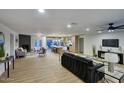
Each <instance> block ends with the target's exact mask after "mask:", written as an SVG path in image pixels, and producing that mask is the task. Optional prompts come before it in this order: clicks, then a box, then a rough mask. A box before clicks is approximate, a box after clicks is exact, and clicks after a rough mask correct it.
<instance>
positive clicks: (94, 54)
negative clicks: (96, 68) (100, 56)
mask: <svg viewBox="0 0 124 93" xmlns="http://www.w3.org/2000/svg"><path fill="white" fill-rule="evenodd" d="M93 57H97V54H96V47H95V46H94V45H93Z"/></svg>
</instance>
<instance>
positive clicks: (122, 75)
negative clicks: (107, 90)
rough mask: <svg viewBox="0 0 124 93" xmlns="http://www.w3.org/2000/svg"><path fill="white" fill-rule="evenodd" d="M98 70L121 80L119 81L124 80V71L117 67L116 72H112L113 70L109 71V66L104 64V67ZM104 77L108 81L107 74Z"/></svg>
mask: <svg viewBox="0 0 124 93" xmlns="http://www.w3.org/2000/svg"><path fill="white" fill-rule="evenodd" d="M97 71H98V72H101V73H104V74H105V75H107V76H110V77H112V78H114V79H117V80H119V83H121V82H122V80H123V79H124V72H122V71H119V70H116V69H115V70H114V72H113V73H111V72H109V71H108V66H103V67H101V68H99V69H97ZM104 79H105V80H106V81H107V79H106V78H105V76H104ZM107 82H108V81H107Z"/></svg>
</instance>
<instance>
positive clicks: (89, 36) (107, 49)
mask: <svg viewBox="0 0 124 93" xmlns="http://www.w3.org/2000/svg"><path fill="white" fill-rule="evenodd" d="M123 12H124V10H119V9H118V10H116V9H112V10H111V9H108V10H105V9H102V10H97V9H94V10H91V9H89V10H88V9H79V10H75V9H72V10H70V9H67V10H65V9H62V10H59V9H58V10H57V9H40V10H39V9H26V10H24V9H20V10H18V9H16V10H14V9H10V10H6V9H1V10H0V13H1V14H0V22H1V23H0V32H1V37H0V39H1V42H2V43H0V44H1V46H2V48H4V56H3V57H2V56H1V57H2V58H1V59H4V58H5V57H9V56H11V58H12V57H13V59H14V64H13V65H12V62H13V61H12V60H9V61H10V63H9V62H8V61H4V62H6V63H8V64H9V65H7V64H6V65H5V64H4V63H2V62H3V61H1V64H0V75H1V80H0V81H1V82H18V83H21V82H23V83H25V82H28V83H29V82H40V83H43V82H49V83H55V82H58V83H66V82H68V83H69V82H71V83H78V82H81V83H82V82H86V83H113V82H115V83H118V82H119V83H122V82H124V81H123V77H124V65H123V64H124V62H123V53H124V44H123V41H124V37H123V35H124V32H123V29H124V21H123ZM19 18H20V19H19ZM6 19H7V20H6ZM22 19H23V20H22ZM2 36H3V38H2ZM3 45H4V47H3ZM43 50H44V52H43ZM2 52H3V50H2ZM2 52H1V53H2ZM106 54H108V55H109V54H110V55H109V58H108V56H106ZM42 55H43V56H42ZM111 56H112V57H111ZM11 58H10V59H11ZM77 59H78V60H77ZM79 59H80V60H79ZM108 59H109V60H108ZM110 59H111V60H113V61H112V62H111V61H110ZM84 61H87V63H88V65H87V63H85V62H84ZM109 61H110V62H109ZM77 62H78V63H79V64H77ZM82 62H83V63H84V64H82ZM80 63H81V64H80ZM89 63H90V64H89ZM89 65H90V66H91V65H92V66H91V67H90V66H89ZM6 66H7V68H6ZM8 66H10V71H9V72H8V69H9V68H8ZM97 66H98V67H97ZM105 66H107V68H108V70H107V71H108V72H102V71H103V70H102V71H101V69H100V68H102V67H105ZM12 67H13V70H12ZM5 68H6V69H7V70H5ZM37 68H40V69H37ZM47 68H51V69H53V70H55V72H51V70H48V69H47ZM87 68H90V69H91V68H92V70H88V69H87ZM93 68H94V69H93ZM25 70H26V71H25ZM93 71H95V72H93ZM117 71H118V72H117ZM89 72H90V73H89ZM38 73H40V74H43V75H44V76H42V75H40V74H38ZM45 73H48V74H45ZM94 73H95V74H94ZM33 75H34V77H32V78H31V77H30V76H33ZM65 75H66V77H64V76H65ZM118 76H119V77H118ZM49 77H51V79H49ZM70 78H71V79H70Z"/></svg>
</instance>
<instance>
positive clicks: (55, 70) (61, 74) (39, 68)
mask: <svg viewBox="0 0 124 93" xmlns="http://www.w3.org/2000/svg"><path fill="white" fill-rule="evenodd" d="M0 82H11V83H57V82H58V83H82V82H83V81H82V80H80V79H79V78H78V77H76V76H75V75H73V74H72V73H71V72H69V71H68V70H67V69H65V68H64V67H62V66H61V62H60V61H59V55H58V54H54V53H48V54H47V55H46V56H45V57H39V56H38V55H32V56H27V57H25V58H20V59H16V60H15V69H14V70H13V69H12V68H10V78H9V79H7V78H6V76H5V75H3V76H2V77H1V80H0Z"/></svg>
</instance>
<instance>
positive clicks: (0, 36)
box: [0, 32, 5, 45]
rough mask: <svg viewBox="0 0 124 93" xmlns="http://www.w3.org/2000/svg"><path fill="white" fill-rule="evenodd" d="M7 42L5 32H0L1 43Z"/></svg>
mask: <svg viewBox="0 0 124 93" xmlns="http://www.w3.org/2000/svg"><path fill="white" fill-rule="evenodd" d="M4 43H5V38H4V34H3V32H0V45H2V44H4Z"/></svg>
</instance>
